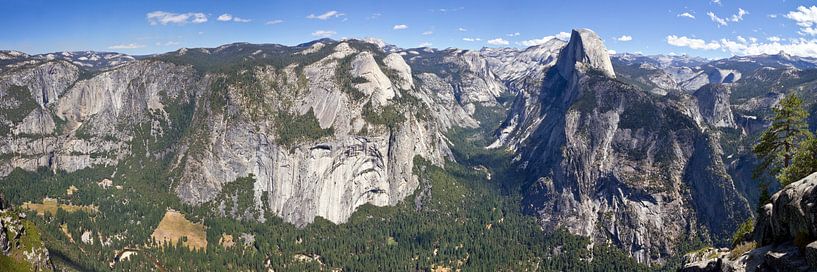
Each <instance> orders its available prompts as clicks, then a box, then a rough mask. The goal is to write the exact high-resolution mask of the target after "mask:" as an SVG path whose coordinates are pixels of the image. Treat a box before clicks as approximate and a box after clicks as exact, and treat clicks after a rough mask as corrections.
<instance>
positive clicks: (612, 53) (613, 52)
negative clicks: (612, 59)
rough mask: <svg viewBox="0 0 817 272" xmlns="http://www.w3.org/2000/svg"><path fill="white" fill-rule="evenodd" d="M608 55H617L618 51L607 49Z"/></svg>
mask: <svg viewBox="0 0 817 272" xmlns="http://www.w3.org/2000/svg"><path fill="white" fill-rule="evenodd" d="M607 54H610V55H615V54H616V50H613V49H607Z"/></svg>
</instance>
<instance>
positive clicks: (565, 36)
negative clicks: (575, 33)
mask: <svg viewBox="0 0 817 272" xmlns="http://www.w3.org/2000/svg"><path fill="white" fill-rule="evenodd" d="M552 39H560V40H563V41H567V40H569V39H570V33H567V32H559V34H556V35H551V36H544V37H542V38H541V39H531V40H525V41H521V42H519V43H520V44H522V45H524V46H534V45H540V44H543V43H546V42H547V41H550V40H552Z"/></svg>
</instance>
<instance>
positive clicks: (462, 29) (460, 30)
mask: <svg viewBox="0 0 817 272" xmlns="http://www.w3.org/2000/svg"><path fill="white" fill-rule="evenodd" d="M457 31H459V32H466V31H468V29H465V28H462V27H460V28H457Z"/></svg>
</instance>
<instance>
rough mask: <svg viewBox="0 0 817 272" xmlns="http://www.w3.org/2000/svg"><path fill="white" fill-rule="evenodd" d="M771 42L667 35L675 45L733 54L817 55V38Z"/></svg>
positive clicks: (668, 39)
mask: <svg viewBox="0 0 817 272" xmlns="http://www.w3.org/2000/svg"><path fill="white" fill-rule="evenodd" d="M766 40H768V41H769V42H760V40H758V39H757V38H754V37H749V38H745V37H742V36H736V37H735V39H720V40H717V41H709V42H706V41H704V40H701V39H693V38H687V37H677V36H675V35H670V36H667V43H669V44H671V45H674V46H682V47H689V48H692V49H702V50H716V49H720V50H722V51H724V52H727V53H730V54H732V55H760V54H769V55H771V54H778V53H781V52H785V53H787V54H790V55H795V56H801V57H811V56H815V55H817V39H811V40H808V39H802V38H801V39H789V40H788V41H789V43H782V41H783V39H781V38H780V37H777V36H772V37H768V38H766Z"/></svg>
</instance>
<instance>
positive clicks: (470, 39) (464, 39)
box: [462, 37, 482, 42]
mask: <svg viewBox="0 0 817 272" xmlns="http://www.w3.org/2000/svg"><path fill="white" fill-rule="evenodd" d="M462 40H463V41H466V42H478V41H481V40H482V39H480V38H467V37H466V38H462Z"/></svg>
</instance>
